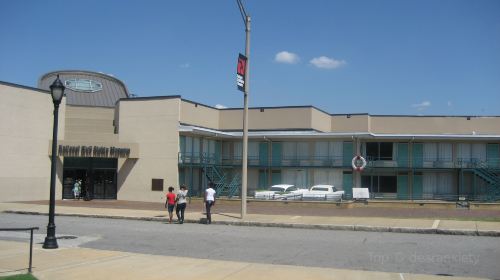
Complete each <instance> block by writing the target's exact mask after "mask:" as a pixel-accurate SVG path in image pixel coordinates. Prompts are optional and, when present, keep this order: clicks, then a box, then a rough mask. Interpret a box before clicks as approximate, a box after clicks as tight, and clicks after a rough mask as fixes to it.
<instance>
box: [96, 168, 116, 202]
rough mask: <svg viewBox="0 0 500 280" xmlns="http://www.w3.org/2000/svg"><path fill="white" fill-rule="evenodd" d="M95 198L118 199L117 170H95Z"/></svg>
mask: <svg viewBox="0 0 500 280" xmlns="http://www.w3.org/2000/svg"><path fill="white" fill-rule="evenodd" d="M93 179H94V180H93V181H94V198H97V199H116V171H115V170H110V169H97V170H94V176H93Z"/></svg>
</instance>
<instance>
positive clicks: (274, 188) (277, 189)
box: [269, 187, 285, 192]
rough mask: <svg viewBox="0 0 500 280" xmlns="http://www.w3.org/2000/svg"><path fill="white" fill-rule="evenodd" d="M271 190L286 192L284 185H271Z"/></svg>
mask: <svg viewBox="0 0 500 280" xmlns="http://www.w3.org/2000/svg"><path fill="white" fill-rule="evenodd" d="M269 190H270V191H272V192H284V191H285V189H284V188H283V187H271V188H270V189H269Z"/></svg>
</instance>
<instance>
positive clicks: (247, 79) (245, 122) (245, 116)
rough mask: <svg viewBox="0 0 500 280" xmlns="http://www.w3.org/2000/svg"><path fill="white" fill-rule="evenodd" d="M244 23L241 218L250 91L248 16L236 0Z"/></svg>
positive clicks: (242, 216)
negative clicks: (244, 59)
mask: <svg viewBox="0 0 500 280" xmlns="http://www.w3.org/2000/svg"><path fill="white" fill-rule="evenodd" d="M236 2H237V3H238V7H239V8H240V13H241V16H242V18H243V22H244V24H245V33H246V43H245V56H246V57H247V63H246V70H245V85H244V86H245V92H244V93H243V157H242V160H241V161H242V167H241V195H240V196H241V219H244V218H245V216H246V214H247V181H248V180H247V174H248V173H247V172H248V170H247V168H248V93H249V92H250V21H251V20H250V16H249V15H248V14H247V13H246V11H245V7H243V4H242V3H241V0H236Z"/></svg>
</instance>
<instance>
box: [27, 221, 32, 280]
mask: <svg viewBox="0 0 500 280" xmlns="http://www.w3.org/2000/svg"><path fill="white" fill-rule="evenodd" d="M32 260H33V228H31V229H30V266H29V268H28V273H30V274H31V264H32Z"/></svg>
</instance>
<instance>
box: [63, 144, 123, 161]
mask: <svg viewBox="0 0 500 280" xmlns="http://www.w3.org/2000/svg"><path fill="white" fill-rule="evenodd" d="M57 155H58V156H63V157H97V158H128V157H129V156H130V148H118V147H113V146H111V147H104V146H70V145H59V147H58V149H57Z"/></svg>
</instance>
